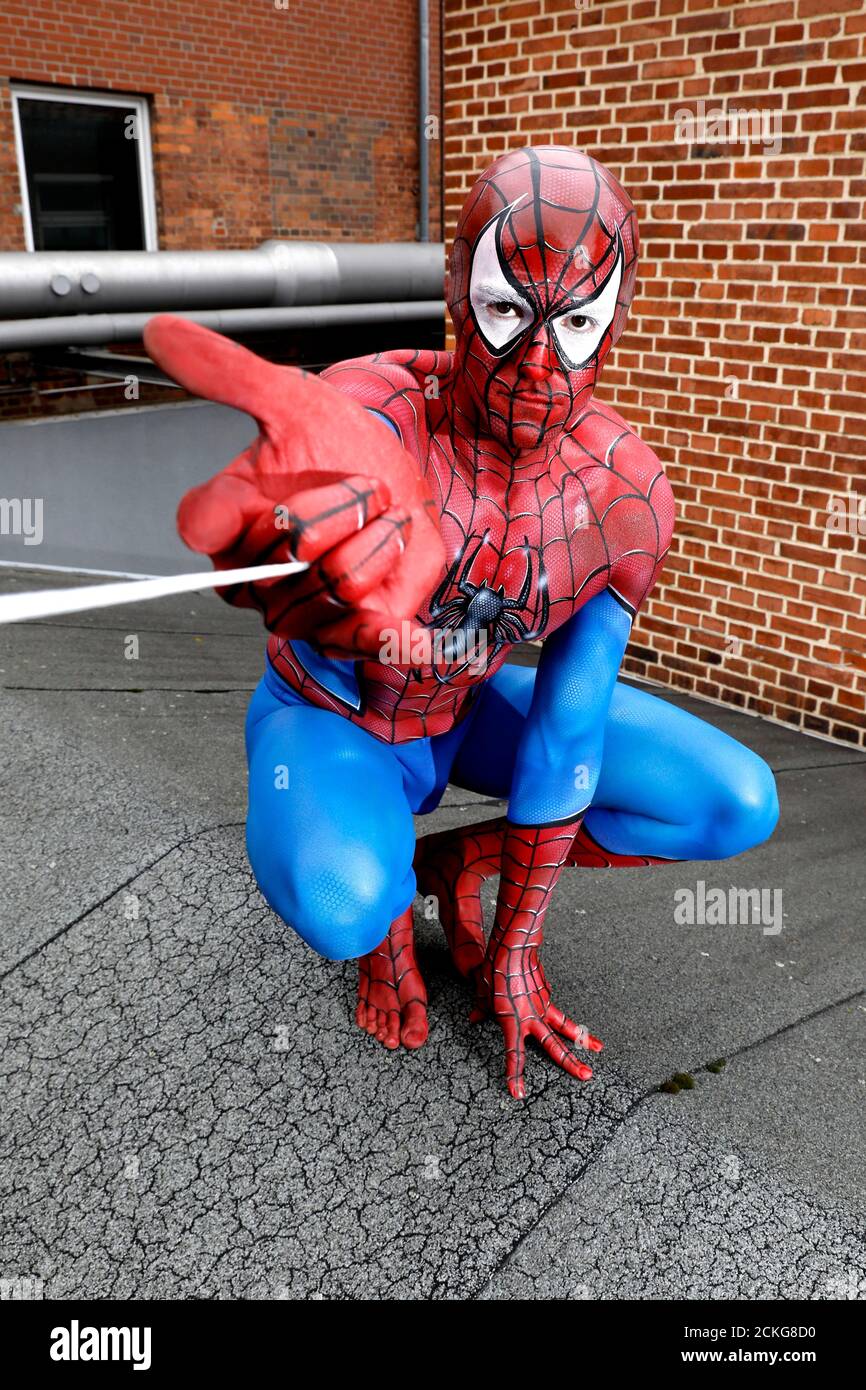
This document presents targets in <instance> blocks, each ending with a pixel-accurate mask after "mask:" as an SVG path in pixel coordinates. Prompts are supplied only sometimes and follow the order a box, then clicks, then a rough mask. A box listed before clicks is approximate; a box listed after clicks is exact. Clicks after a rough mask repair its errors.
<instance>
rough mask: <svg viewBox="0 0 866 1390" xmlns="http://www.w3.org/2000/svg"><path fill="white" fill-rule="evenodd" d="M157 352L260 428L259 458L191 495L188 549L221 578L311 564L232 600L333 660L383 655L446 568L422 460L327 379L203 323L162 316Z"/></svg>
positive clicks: (184, 528)
mask: <svg viewBox="0 0 866 1390" xmlns="http://www.w3.org/2000/svg"><path fill="white" fill-rule="evenodd" d="M144 343H145V347H146V348H147V351H148V352H149V354H150V356H151V357H152V358H153V360H154V362H156V363H158V364H159V366H161V367H162V368H163V370H164V371H165V372H167V373H168V375H169V376H171V377H172V378H173V379H174V380H175V381H177V382H178V383H179V385H181V386H183V387H185V388H186V390H187V391H190V392H191V393H192V394H193V395H196V396H203V397H205V398H206V399H207V400H211V401H218V402H220V403H221V404H223V405H230V406H234V407H235V409H237V410H244V411H246V412H247V413H248V414H249V415H252V416H253V417H254V418H255V420H256V421H257V423H258V426H259V434H258V438H257V439H255V440H254V441H253V443H252V444H251V445H250V446H249V448H247V449H245V450H244V452H243V453H242V454H240V455H239V456H238V458H236V459H235V460H234V461H233V462H232V463H230V464H229V465H228V467H227V468H224V469H223V471H222V472H221V473H218V474H217V475H216V477H214V478H211V479H210V481H209V482H206V483H203V484H202V485H201V486H200V487H196V488H193V489H192V491H190V492H188V493H187V494H186V496H185V497H184V498H183V499H182V501H181V504H180V507H179V509H178V515H177V524H178V530H179V531H180V534H181V536H182V538H183V540H184V541H185V542H186V544H187V545H188V546H189V547H190V549H192V550H197V551H200V552H202V553H203V554H205V555H209V556H210V557H211V559H212V561H213V564H214V567H215V568H216V569H234V568H236V567H241V566H245V565H254V564H279V563H281V562H283V561H286V562H288V561H291V560H303V561H305V562H307V563H308V564H309V569H308V570H307V571H306V572H305V573H303V574H299V575H291V576H289V577H288V578H283V579H269V580H263V581H260V582H258V583H253V584H241V585H234V586H232V587H231V588H228V589H224V590H219V591H218V592H219V593H220V594H221V597H223V598H224V599H226V601H227V602H229V603H233V604H237V605H238V606H240V607H245V608H257V609H259V611H260V612H261V613H262V616H263V617H264V620H265V625H266V626H267V627H268V628H269V629H270V631H271V632H276V633H278V634H279V635H280V636H283V637H299V638H304V639H306V640H308V641H314V642H315V643H317V645H318V646H319V647H320V648H321V649H322V650H323V651H325V652H326V653H327V654H329V655H332V656H342V657H345V656H359V655H362V656H363V655H369V656H375V655H377V654H378V652H379V650H380V647H381V639H380V633H381V632H382V631H383V630H384V629H385V628H389V629H395V628H396V629H397V630H400V624H401V622H403V621H409V622H410V623H412V620H413V619H414V617H415V614H416V613H417V612H418V610H419V609H420V608H421V606H422V604H423V602H424V600H425V599H426V598H427V597H428V595H429V594H430V593H431V591H432V590H433V588H434V587H435V583H436V580H437V578H438V577H439V575H440V573H441V570H442V567H443V565H444V561H445V552H444V548H443V545H442V540H441V537H440V535H439V530H438V527H437V525H436V522H435V519H434V516H433V512H432V506H433V504H432V501H431V498H430V496H429V493H428V491H427V488H426V485H425V483H424V480H423V478H422V477H421V472H420V468H419V465H418V463H417V461H416V460H415V459H413V458H412V456H411V455H410V454H409V453H407V451H406V450H405V449H404V448H403V446H402V444H401V443H400V441H399V440H398V438H397V436H396V434H394V433H393V432H392V431H391V430H390V429H389V428H388V426H387V425H385V424H384V423H383V422H382V421H381V420H378V419H376V418H375V416H373V415H371V414H370V413H369V412H368V411H367V410H365V409H364V407H363V406H361V405H359V404H358V402H357V401H354V400H352V399H351V398H350V397H348V396H344V395H343V394H341V392H339V391H337V390H336V389H335V388H334V387H333V386H331V385H330V384H329V383H328V382H327V381H322V380H320V379H319V378H318V377H316V376H312V375H310V374H308V373H306V372H303V371H300V370H299V369H298V368H296V367H281V366H277V365H275V364H274V363H272V362H266V361H265V360H264V359H263V358H261V357H257V356H256V355H255V354H254V353H252V352H250V351H248V349H247V348H244V347H241V346H240V344H238V343H234V342H232V341H231V340H230V339H228V338H224V337H222V336H221V335H220V334H218V333H212V332H211V331H210V329H207V328H202V327H201V326H200V325H199V324H195V323H190V322H189V321H188V320H186V319H181V318H177V317H175V316H174V315H172V314H159V315H157V316H156V317H155V318H153V319H151V320H150V322H149V323H148V325H147V328H146V329H145V331H144Z"/></svg>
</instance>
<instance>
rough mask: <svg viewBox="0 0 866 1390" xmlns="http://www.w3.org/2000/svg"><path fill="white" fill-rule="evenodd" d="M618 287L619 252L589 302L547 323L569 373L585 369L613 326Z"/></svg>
mask: <svg viewBox="0 0 866 1390" xmlns="http://www.w3.org/2000/svg"><path fill="white" fill-rule="evenodd" d="M621 284H622V248H621V247H620V250H619V253H618V255H617V258H616V262H615V264H614V267H613V270H612V271H611V272H610V274H609V275H608V277H607V279H606V280H605V282H604V284H603V285H602V286H601V288H600V289H597V290H596V292H595V294H594V295H593V296H592V298H591V299H585V300H584V301H583V303H582V304H578V305H575V306H574V307H573V308H571V309H569V310H568V312H567V313H565V314H560V315H559V316H558V318H555V319H552V320H551V326H552V328H553V336H554V337H555V339H556V346H557V347H558V349H559V353H560V356H561V357H562V359H563V361H564V362H567V363H568V365H569V367H571V368H572V370H576V369H577V368H578V367H584V366H586V364H587V362H588V361H589V360H590V358H591V357H592V356H593V355H594V354H595V352H596V351H597V350H598V345H599V343H600V342H601V340H602V338H603V337H604V334H605V330H606V329H607V328H609V327H610V325H611V324H612V323H613V316H614V314H615V313H616V300H617V295H618V294H619V287H620V285H621Z"/></svg>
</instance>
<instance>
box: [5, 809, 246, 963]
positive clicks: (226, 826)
mask: <svg viewBox="0 0 866 1390" xmlns="http://www.w3.org/2000/svg"><path fill="white" fill-rule="evenodd" d="M243 824H244V822H243V821H222V822H220V823H219V824H218V825H205V826H200V827H199V829H198V830H193V831H192V832H191V833H190V834H189V835H184V836H183V838H182V839H180V840H178V841H177V843H176V844H173V845H169V847H168V849H166V850H163V851H162V853H161V854H158V855H157V856H156V857H155V858H154V859H152V860H151V861H150V863H148V864H142V865H140V867H139V868H137V869H136V870H135V872H134V873H132V874H130V875H129V877H128V878H125V879H124V880H123V882H122V883H119V884H117V885H116V887H114V888H111V889H109V891H108V892H107V893H104V894H103V896H102V897H101V898H98V899H97V900H96V902H93V903H90V904H89V905H88V906H87V907H85V908H84V909H83V910H82V911H81V912H79V914H78V916H77V917H73V918H72V920H71V921H70V922H66V923H64V925H63V926H62V927H58V929H57V931H55V932H52V934H51V936H47V937H45V939H44V941H40V942H38V943H37V944H36V945H35V946H34V947H33V949H32V951H28V952H27V953H26V954H25V955H23V956H21V957H20V959H19V960H16V961H13V963H12V965H10V966H8V967H7V969H6V970H4V971H3V972H2V973H0V984H2V983H3V981H4V980H7V979H8V978H9V976H10V975H12V974H14V972H15V971H16V970H20V969H21V967H22V966H24V965H26V964H27V962H28V961H31V960H33V958H34V956H38V955H39V953H40V951H44V950H45V949H46V947H48V946H51V945H53V944H54V942H55V941H59V940H60V938H61V937H62V936H65V935H66V933H67V932H68V931H71V930H72V928H73V927H77V926H78V925H79V924H80V923H81V922H83V921H84V920H85V919H86V918H87V917H89V916H90V915H91V914H92V913H94V912H98V911H99V909H100V908H101V907H104V906H105V904H106V903H110V902H111V900H112V898H116V897H117V895H118V893H122V892H123V890H124V888H129V887H130V885H131V884H133V883H134V882H135V880H136V879H137V878H140V877H141V875H142V874H146V873H149V872H150V870H151V869H153V868H155V867H156V865H157V864H160V863H161V862H162V860H163V859H167V858H168V856H169V855H170V854H174V853H175V852H176V851H177V850H179V849H181V848H182V846H183V845H188V844H191V843H192V842H193V841H194V840H196V839H198V837H199V836H200V835H210V834H212V833H213V832H214V831H216V830H237V829H239V828H240V827H241V826H243Z"/></svg>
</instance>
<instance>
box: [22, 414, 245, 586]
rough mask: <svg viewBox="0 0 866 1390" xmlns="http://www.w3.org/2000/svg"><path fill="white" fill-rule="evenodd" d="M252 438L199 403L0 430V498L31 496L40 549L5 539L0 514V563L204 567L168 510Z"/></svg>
mask: <svg viewBox="0 0 866 1390" xmlns="http://www.w3.org/2000/svg"><path fill="white" fill-rule="evenodd" d="M255 432H256V426H255V424H254V422H253V421H252V420H251V419H250V417H249V416H248V415H244V414H241V413H240V412H239V411H235V410H229V409H228V408H227V407H226V406H218V405H210V404H205V403H199V402H184V403H179V404H178V405H168V406H155V407H142V408H141V409H140V410H122V411H105V412H103V413H99V414H95V415H80V416H69V417H66V418H53V419H50V420H40V421H20V422H19V421H15V422H8V423H5V424H2V425H0V498H5V499H7V500H8V499H16V498H17V499H19V500H23V499H30V500H31V502H32V501H36V500H38V499H41V502H42V533H43V534H42V540H41V543H40V544H32V543H31V544H28V543H27V541H26V540H25V537H24V536H23V535H10V534H5V532H6V531H8V529H9V525H10V522H9V520H8V517H9V512H8V509H4V508H0V560H4V561H14V562H17V563H19V564H21V563H23V564H27V565H68V566H71V567H73V568H76V569H79V568H80V569H99V570H116V571H123V572H125V573H131V574H172V573H174V572H180V571H192V570H198V569H208V568H209V563H208V562H207V561H205V560H203V558H202V557H201V556H197V555H194V554H193V553H192V552H191V551H189V550H187V549H186V547H185V546H184V544H183V542H182V541H181V540H180V538H179V536H178V534H177V531H176V529H175V521H174V518H175V512H176V510H177V504H178V502H179V500H180V498H181V496H182V495H183V493H184V492H185V491H186V490H187V488H189V487H192V486H193V485H194V484H195V483H198V482H202V481H203V480H204V479H205V478H208V477H210V476H211V475H212V474H213V473H215V472H216V471H217V470H218V469H219V468H222V467H223V466H224V465H225V464H227V463H229V462H230V460H231V459H232V458H234V456H235V455H236V454H237V453H238V452H239V451H240V450H241V449H242V448H243V447H244V446H245V445H246V444H248V443H249V441H250V440H251V439H252V438H253V436H254V435H255ZM24 515H25V517H26V516H27V511H26V510H25V513H24ZM31 515H32V516H33V517H34V519H35V518H36V517H38V512H33V513H31Z"/></svg>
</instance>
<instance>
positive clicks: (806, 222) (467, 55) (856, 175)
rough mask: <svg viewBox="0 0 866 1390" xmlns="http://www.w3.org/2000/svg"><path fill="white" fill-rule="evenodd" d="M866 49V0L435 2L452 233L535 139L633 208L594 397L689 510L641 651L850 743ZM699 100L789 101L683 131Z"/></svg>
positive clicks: (861, 595)
mask: <svg viewBox="0 0 866 1390" xmlns="http://www.w3.org/2000/svg"><path fill="white" fill-rule="evenodd" d="M864 44H866V14H864V7H863V3H862V0H779V3H769V4H764V3H758V4H728V3H718V0H717V3H715V4H713V3H712V2H711V0H626V2H624V3H616V0H588V3H586V4H583V5H581V4H578V5H576V4H575V3H574V0H518V3H512V4H500V5H496V6H484V5H478V4H472V3H470V2H469V0H446V24H445V60H446V69H445V75H446V108H445V136H446V139H445V161H446V197H447V222H448V225H449V228H451V227H453V222H454V219H455V216H456V213H457V210H458V208H459V206H460V202H461V200H462V197H463V195H464V193H465V191H466V189H467V187H468V186H469V184H470V183H471V182H472V179H473V177H474V176H475V174H476V173H477V172H479V171H480V170H481V169H482V168H483V167H484V165H485V164H486V163H487V162H489V160H490V159H491V158H492V157H494V156H495V155H497V154H499V153H500V152H501V151H503V150H505V149H508V148H512V147H515V146H518V145H520V144H526V143H531V142H536V143H545V142H548V141H555V142H563V143H566V144H572V145H576V146H579V147H581V148H583V149H585V150H587V151H588V152H589V153H590V154H592V155H594V156H595V157H596V158H597V159H600V160H601V161H602V162H603V163H604V164H606V165H607V166H608V167H609V168H610V169H611V170H612V171H613V172H614V173H615V174H616V176H617V177H618V178H619V179H620V180H621V181H622V182H623V183H624V184H625V186H626V188H627V189H628V190H629V192H630V193H631V196H632V198H633V199H634V202H635V204H636V206H637V209H638V214H639V217H640V225H641V234H642V269H641V272H640V276H639V284H638V295H637V299H636V302H635V308H634V311H633V314H632V318H631V321H630V325H629V327H628V328H627V329H626V333H625V335H624V337H623V339H622V341H621V342H620V344H619V346H618V348H617V349H616V350H615V352H614V354H613V357H612V359H611V360H610V362H609V364H608V366H607V368H606V371H605V377H604V389H603V394H604V395H605V397H606V398H607V399H609V400H612V401H614V402H615V403H616V405H617V406H618V408H619V409H620V410H621V411H622V412H623V413H624V414H625V415H626V417H627V418H628V419H629V420H630V421H631V422H632V423H633V425H634V426H635V427H636V428H637V429H638V431H639V432H640V434H641V435H642V437H643V438H644V439H645V440H646V441H647V442H648V443H649V444H650V445H651V446H652V447H653V448H654V449H655V451H656V452H657V453H658V455H659V457H660V458H661V459H662V460H663V462H664V464H665V466H666V468H667V470H668V473H669V476H670V478H671V481H672V483H673V487H674V491H675V494H676V496H677V499H678V504H679V506H678V511H679V520H678V527H677V533H676V539H675V543H674V549H673V551H672V554H671V557H670V559H669V562H668V566H667V571H666V574H665V576H664V577H663V581H662V583H661V586H660V588H659V589H658V590H657V595H656V597H655V598H653V599H652V600H651V602H650V604H649V606H648V610H647V612H646V614H645V615H644V616H643V617H642V618H641V619H640V622H639V626H638V628H637V630H636V633H635V641H634V644H633V647H632V649H631V655H630V657H629V658H628V660H627V669H629V670H630V671H632V672H634V673H636V674H639V675H645V676H649V677H652V678H653V679H655V680H659V681H662V682H664V683H666V684H669V685H673V686H677V687H679V688H680V689H683V690H688V691H694V692H696V693H698V694H700V695H703V696H708V697H711V698H714V699H721V700H723V701H726V702H729V703H731V704H735V705H739V706H740V707H742V708H744V709H747V710H751V711H754V712H756V713H760V714H764V715H768V716H771V717H773V718H776V719H781V720H784V721H785V722H789V723H793V724H795V725H798V726H802V727H805V728H806V729H809V730H813V731H815V732H818V733H821V734H825V735H829V736H831V737H833V738H837V739H841V740H846V741H848V742H850V743H859V744H861V745H866V713H864V695H866V416H864V398H866V314H864V312H863V305H864V283H866V226H864V195H866V174H864V152H866V100H864V98H866V56H864ZM702 98H703V100H704V101H705V102H706V107H707V109H708V111H712V109H713V108H721V109H725V108H728V109H731V108H736V109H738V110H743V109H752V108H756V109H758V110H759V111H761V112H762V113H764V116H763V119H767V120H770V121H776V120H778V121H779V122H780V126H779V127H778V133H779V137H780V143H779V145H778V148H777V149H775V150H773V149H771V148H765V147H764V145H763V144H761V143H754V142H753V143H750V144H745V143H743V142H742V141H739V142H738V143H715V142H714V140H713V139H706V138H704V136H705V134H707V133H708V134H709V135H713V134H714V132H712V131H710V132H707V133H705V132H702V131H689V130H688V129H683V127H682V126H680V129H679V134H680V135H685V136H686V139H685V140H682V139H677V138H676V137H677V134H678V130H677V125H676V113H677V112H678V111H679V110H683V109H690V110H692V111H696V110H698V108H697V103H698V102H699V100H700V99H702ZM727 133H728V134H731V133H734V134H738V133H740V132H731V131H730V129H729V130H728V132H727ZM767 133H768V135H769V136H770V139H771V142H772V143H773V144H775V139H774V136H775V134H776V128H775V127H774V126H773V125H772V124H771V125H770V126H769V127H768V131H767ZM689 137H694V138H689ZM841 496H844V497H845V499H846V508H849V507H850V508H851V509H854V508H856V506H857V501H858V499H863V501H862V509H863V520H862V522H861V526H860V529H861V532H862V534H860V535H859V536H858V535H851V534H848V533H846V532H842V531H833V530H829V531H828V529H827V521H828V511H829V509H830V508H831V506H832V505H833V504H832V499H833V498H834V497H841ZM852 527H853V529H854V530H855V531H856V530H857V525H856V514H855V520H854V521H853V523H852Z"/></svg>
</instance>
